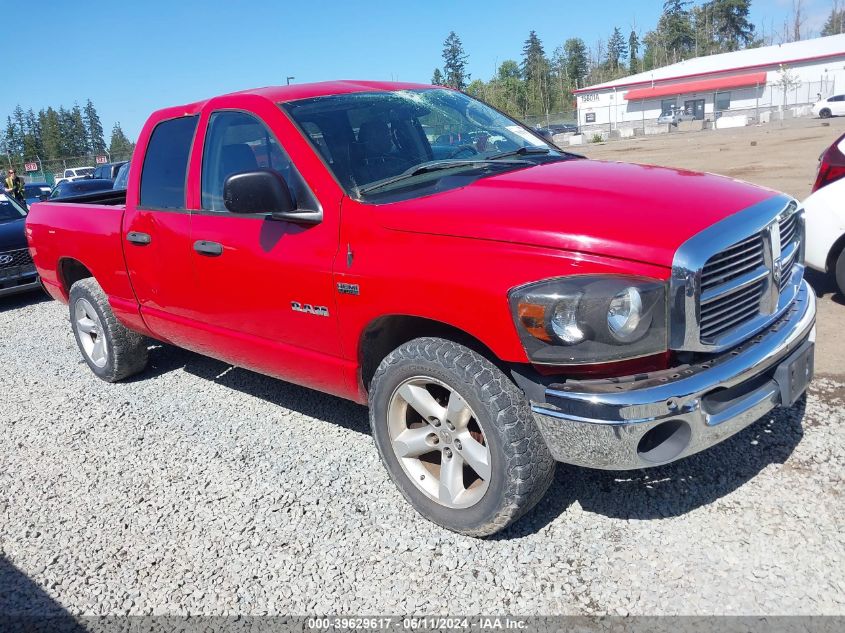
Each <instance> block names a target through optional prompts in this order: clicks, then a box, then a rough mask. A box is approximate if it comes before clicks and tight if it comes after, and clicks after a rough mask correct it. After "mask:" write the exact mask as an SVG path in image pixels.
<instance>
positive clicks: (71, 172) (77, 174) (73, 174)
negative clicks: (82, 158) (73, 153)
mask: <svg viewBox="0 0 845 633" xmlns="http://www.w3.org/2000/svg"><path fill="white" fill-rule="evenodd" d="M93 173H94V168H93V167H71V168H69V169H65V170H64V172H62V176H61V178H57V179H56V184H57V185H58V184H59V183H60V182H66V181H74V180H79V179H80V178H89V177H90V176H91V175H92V174H93Z"/></svg>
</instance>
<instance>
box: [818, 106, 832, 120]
mask: <svg viewBox="0 0 845 633" xmlns="http://www.w3.org/2000/svg"><path fill="white" fill-rule="evenodd" d="M830 116H831V112H830V110H829V109H828V108H824V109H823V110H821V111H820V112H819V118H820V119H829V118H830Z"/></svg>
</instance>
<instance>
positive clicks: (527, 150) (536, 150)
mask: <svg viewBox="0 0 845 633" xmlns="http://www.w3.org/2000/svg"><path fill="white" fill-rule="evenodd" d="M551 151H552V150H550V149H549V148H548V147H520V148H519V149H515V150H513V151H512V152H503V153H501V154H495V155H494V156H490V157H489V158H488V160H500V159H502V158H509V157H510V156H528V155H529V154H548V153H550V152H551Z"/></svg>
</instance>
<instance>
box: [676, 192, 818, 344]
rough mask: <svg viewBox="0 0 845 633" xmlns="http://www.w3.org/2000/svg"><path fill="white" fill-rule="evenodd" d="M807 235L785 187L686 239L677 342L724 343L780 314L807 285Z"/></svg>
mask: <svg viewBox="0 0 845 633" xmlns="http://www.w3.org/2000/svg"><path fill="white" fill-rule="evenodd" d="M803 239H804V216H803V213H802V212H801V210H800V209H799V208H798V205H797V203H796V202H795V200H792V199H791V198H789V197H788V196H783V195H782V196H775V197H772V198H769V199H767V200H764V201H762V202H760V203H758V204H755V205H752V206H750V207H747V208H746V209H743V210H742V211H739V212H737V213H734V214H732V215H730V216H728V217H727V218H725V219H723V220H722V221H720V222H717V223H716V224H713V225H711V226H709V227H708V228H706V229H704V230H703V231H701V232H700V233H698V234H696V235H694V236H693V237H691V238H690V239H689V240H687V241H686V242H684V243H683V244H682V245H681V246H680V248H678V250H677V252H676V253H675V257H674V259H673V261H672V278H671V281H670V284H669V295H670V297H671V303H670V323H671V326H670V331H669V346H670V348H671V349H673V350H682V351H694V352H715V351H721V350H724V349H728V348H730V347H732V346H734V345H737V344H739V343H741V342H742V341H744V340H746V339H747V338H748V337H750V336H753V335H754V334H755V333H756V332H759V331H760V330H761V329H762V328H764V327H766V326H767V325H768V324H769V323H771V322H772V321H773V320H774V319H776V318H778V316H779V315H780V314H782V313H783V311H784V310H786V309H787V308H788V307H789V306H790V305H791V304H792V302H793V301H794V299H795V295H796V293H797V292H798V290H799V288H800V282H801V277H802V273H803V270H804V261H803V259H804V257H803V252H804V245H803V243H802V242H803Z"/></svg>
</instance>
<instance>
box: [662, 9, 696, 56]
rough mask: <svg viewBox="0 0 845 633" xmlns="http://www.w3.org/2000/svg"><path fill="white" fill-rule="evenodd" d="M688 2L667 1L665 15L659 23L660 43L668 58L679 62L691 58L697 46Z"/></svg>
mask: <svg viewBox="0 0 845 633" xmlns="http://www.w3.org/2000/svg"><path fill="white" fill-rule="evenodd" d="M689 4H690V2H689V1H688V0H666V2H664V3H663V14H662V15H661V16H660V20H658V22H657V32H658V34H659V37H658V39H659V41H660V42H661V43H662V45H663V48H664V53H665V56H666V58H667V61H668V59H669V58H671V59H672V60H673V61H679V60H681V59H686V58H688V57H690V55H691V54H692V53H693V50H694V46H695V37H694V35H693V30H692V19H691V15H690V12H689V11H687V7H688V6H689Z"/></svg>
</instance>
